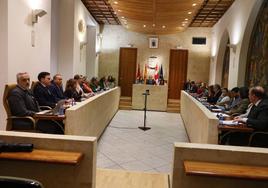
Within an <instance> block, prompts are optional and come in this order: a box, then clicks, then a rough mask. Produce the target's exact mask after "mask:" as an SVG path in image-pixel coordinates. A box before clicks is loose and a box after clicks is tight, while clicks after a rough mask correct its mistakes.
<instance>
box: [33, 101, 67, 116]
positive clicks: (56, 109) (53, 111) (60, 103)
mask: <svg viewBox="0 0 268 188" xmlns="http://www.w3.org/2000/svg"><path fill="white" fill-rule="evenodd" d="M65 101H66V100H65V99H63V100H60V101H58V103H57V104H56V106H55V107H54V108H53V109H51V110H43V111H41V112H37V113H36V114H39V115H42V114H45V115H59V114H61V112H60V111H61V107H62V106H63V105H64V104H65Z"/></svg>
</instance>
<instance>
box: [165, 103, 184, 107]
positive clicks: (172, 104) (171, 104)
mask: <svg viewBox="0 0 268 188" xmlns="http://www.w3.org/2000/svg"><path fill="white" fill-rule="evenodd" d="M167 106H170V107H180V106H181V105H180V104H177V103H168V104H167Z"/></svg>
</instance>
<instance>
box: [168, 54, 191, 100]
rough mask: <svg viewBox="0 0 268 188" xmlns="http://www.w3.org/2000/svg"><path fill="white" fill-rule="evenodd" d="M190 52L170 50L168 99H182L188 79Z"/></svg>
mask: <svg viewBox="0 0 268 188" xmlns="http://www.w3.org/2000/svg"><path fill="white" fill-rule="evenodd" d="M187 64H188V50H175V49H174V50H173V49H172V50H170V59H169V80H168V98H169V99H180V96H181V90H182V89H183V84H184V83H185V81H186V79H187Z"/></svg>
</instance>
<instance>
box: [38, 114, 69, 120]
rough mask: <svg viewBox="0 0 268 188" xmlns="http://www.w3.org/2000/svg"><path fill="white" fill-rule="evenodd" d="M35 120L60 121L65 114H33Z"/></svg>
mask: <svg viewBox="0 0 268 188" xmlns="http://www.w3.org/2000/svg"><path fill="white" fill-rule="evenodd" d="M33 118H34V119H35V120H36V121H38V120H55V121H62V120H64V119H65V118H66V116H65V115H46V114H35V115H34V117H33Z"/></svg>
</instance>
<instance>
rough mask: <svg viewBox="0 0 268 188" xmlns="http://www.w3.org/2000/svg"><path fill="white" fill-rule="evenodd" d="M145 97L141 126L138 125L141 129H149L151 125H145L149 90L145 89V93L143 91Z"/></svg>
mask: <svg viewBox="0 0 268 188" xmlns="http://www.w3.org/2000/svg"><path fill="white" fill-rule="evenodd" d="M142 95H144V97H145V99H144V118H143V127H139V129H141V130H143V131H147V130H150V129H151V127H146V112H147V96H148V95H150V90H149V89H147V90H146V91H145V93H143V94H142Z"/></svg>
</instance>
